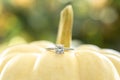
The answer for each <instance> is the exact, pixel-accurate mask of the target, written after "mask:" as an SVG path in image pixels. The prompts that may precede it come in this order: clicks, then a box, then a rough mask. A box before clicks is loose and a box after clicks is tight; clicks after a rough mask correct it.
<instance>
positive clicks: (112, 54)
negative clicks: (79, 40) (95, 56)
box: [78, 44, 120, 75]
mask: <svg viewBox="0 0 120 80" xmlns="http://www.w3.org/2000/svg"><path fill="white" fill-rule="evenodd" d="M78 49H82V50H83V49H84V50H92V51H96V52H100V53H102V54H103V55H104V56H106V57H107V58H109V59H110V60H111V61H112V63H113V64H114V66H115V67H116V69H117V71H118V73H119V75H120V53H119V52H118V51H116V50H112V49H100V48H99V47H97V46H95V45H90V44H86V45H85V44H84V45H81V46H80V47H78Z"/></svg>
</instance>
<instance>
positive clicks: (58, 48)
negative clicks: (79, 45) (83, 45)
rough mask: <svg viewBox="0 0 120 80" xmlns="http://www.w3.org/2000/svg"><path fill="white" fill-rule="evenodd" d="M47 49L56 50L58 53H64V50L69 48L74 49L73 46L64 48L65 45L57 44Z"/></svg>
mask: <svg viewBox="0 0 120 80" xmlns="http://www.w3.org/2000/svg"><path fill="white" fill-rule="evenodd" d="M46 49H47V50H55V52H56V53H57V54H62V53H64V51H67V50H74V49H73V48H64V46H63V45H56V46H55V47H53V48H46Z"/></svg>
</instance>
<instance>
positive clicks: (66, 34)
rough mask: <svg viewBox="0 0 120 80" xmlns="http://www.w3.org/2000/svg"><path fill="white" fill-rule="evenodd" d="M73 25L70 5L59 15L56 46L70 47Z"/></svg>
mask: <svg viewBox="0 0 120 80" xmlns="http://www.w3.org/2000/svg"><path fill="white" fill-rule="evenodd" d="M72 25H73V9H72V6H71V5H68V6H66V7H65V8H64V9H63V10H62V11H61V14H60V23H59V29H58V36H57V42H56V43H57V44H61V45H63V46H64V47H70V44H71V35H72Z"/></svg>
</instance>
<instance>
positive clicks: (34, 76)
mask: <svg viewBox="0 0 120 80" xmlns="http://www.w3.org/2000/svg"><path fill="white" fill-rule="evenodd" d="M31 44H32V43H31ZM31 44H29V45H17V46H15V47H10V48H8V49H6V50H5V51H4V52H3V53H2V54H3V55H1V59H0V68H1V69H0V80H8V79H9V80H120V78H119V75H118V73H117V70H116V68H115V67H114V65H113V63H112V62H111V61H110V60H109V59H108V58H107V57H105V56H104V55H103V54H100V53H97V52H94V51H90V50H80V49H76V50H73V51H68V52H65V53H64V54H56V53H55V52H54V51H47V50H46V49H45V48H42V45H40V44H39V46H38V45H33V44H32V45H31ZM50 46H52V45H50Z"/></svg>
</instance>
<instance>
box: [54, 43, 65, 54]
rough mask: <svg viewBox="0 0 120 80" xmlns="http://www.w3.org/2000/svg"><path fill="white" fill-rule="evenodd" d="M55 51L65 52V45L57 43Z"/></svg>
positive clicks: (58, 52)
mask: <svg viewBox="0 0 120 80" xmlns="http://www.w3.org/2000/svg"><path fill="white" fill-rule="evenodd" d="M55 52H56V53H57V54H62V53H64V46H63V45H56V48H55Z"/></svg>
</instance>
